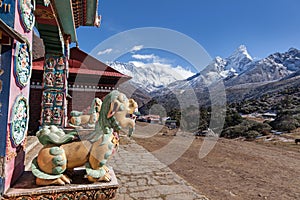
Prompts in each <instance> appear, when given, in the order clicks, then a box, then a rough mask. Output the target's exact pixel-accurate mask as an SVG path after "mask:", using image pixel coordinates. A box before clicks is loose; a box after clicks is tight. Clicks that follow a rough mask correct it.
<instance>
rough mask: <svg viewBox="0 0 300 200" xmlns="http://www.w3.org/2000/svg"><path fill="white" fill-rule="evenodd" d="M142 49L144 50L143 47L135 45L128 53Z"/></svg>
mask: <svg viewBox="0 0 300 200" xmlns="http://www.w3.org/2000/svg"><path fill="white" fill-rule="evenodd" d="M143 48H144V46H143V45H136V46H134V47H132V49H131V50H130V51H132V52H135V51H139V50H141V49H143Z"/></svg>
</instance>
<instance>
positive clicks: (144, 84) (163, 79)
mask: <svg viewBox="0 0 300 200" xmlns="http://www.w3.org/2000/svg"><path fill="white" fill-rule="evenodd" d="M107 64H108V65H109V66H110V67H112V68H114V69H115V70H118V71H119V72H121V73H123V74H126V75H128V76H131V77H132V79H131V80H130V82H131V84H133V85H135V86H137V87H138V88H142V89H144V90H146V91H147V92H152V91H155V90H157V89H160V88H163V87H166V86H167V85H168V84H170V83H172V82H174V81H177V80H183V79H186V78H188V77H189V76H192V75H194V74H193V73H192V72H190V71H187V70H185V69H183V68H181V67H175V68H172V67H171V66H167V65H163V64H161V63H156V64H155V63H151V64H145V65H136V64H135V63H134V62H130V63H121V62H110V63H107Z"/></svg>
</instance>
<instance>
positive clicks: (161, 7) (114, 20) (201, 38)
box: [77, 0, 300, 58]
mask: <svg viewBox="0 0 300 200" xmlns="http://www.w3.org/2000/svg"><path fill="white" fill-rule="evenodd" d="M299 9H300V1H299V0H251V1H250V0H248V1H245V0H186V1H179V0H151V1H143V0H126V1H124V0H99V14H101V15H102V24H101V27H100V28H90V27H81V28H78V29H77V36H78V40H79V46H80V48H81V49H83V50H84V51H86V52H90V51H92V50H93V49H94V48H95V47H96V46H97V45H98V44H99V43H101V42H102V41H104V40H106V39H107V38H109V37H111V36H113V35H115V34H118V33H120V32H123V31H127V30H130V29H134V28H141V27H161V28H167V29H171V30H175V31H178V32H180V33H183V34H185V35H187V36H188V37H190V38H192V39H193V40H195V41H197V42H198V43H199V44H200V45H202V47H203V48H204V49H205V50H206V51H207V53H208V54H209V55H210V56H211V57H215V56H221V57H227V56H229V55H230V54H231V53H232V52H233V51H234V50H235V49H236V48H237V47H238V46H239V45H241V44H244V45H246V46H247V49H248V51H249V53H250V55H251V56H253V57H256V58H264V57H266V56H268V55H269V54H271V53H274V52H277V51H278V52H284V51H287V50H288V49H289V48H290V47H295V48H298V49H299V48H300V12H299ZM141 45H142V44H141ZM147 53H150V52H147Z"/></svg>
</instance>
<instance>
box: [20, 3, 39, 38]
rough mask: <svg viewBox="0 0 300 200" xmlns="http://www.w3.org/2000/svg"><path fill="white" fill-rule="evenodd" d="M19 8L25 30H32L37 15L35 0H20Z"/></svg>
mask: <svg viewBox="0 0 300 200" xmlns="http://www.w3.org/2000/svg"><path fill="white" fill-rule="evenodd" d="M18 10H19V15H20V21H21V24H22V26H23V28H24V30H25V31H26V32H30V31H32V29H33V26H34V23H35V16H34V14H33V12H34V10H35V0H26V1H25V0H19V1H18Z"/></svg>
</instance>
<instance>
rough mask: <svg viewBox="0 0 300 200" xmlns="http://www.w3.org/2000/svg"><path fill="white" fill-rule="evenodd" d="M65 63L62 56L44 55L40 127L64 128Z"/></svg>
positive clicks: (64, 58)
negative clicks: (53, 126)
mask: <svg viewBox="0 0 300 200" xmlns="http://www.w3.org/2000/svg"><path fill="white" fill-rule="evenodd" d="M66 75H67V62H66V57H65V56H64V55H54V54H46V55H45V63H44V80H43V88H44V91H43V97H42V113H41V118H42V120H41V122H42V125H56V126H59V127H64V126H65V114H64V113H65V106H66V86H67V76H66Z"/></svg>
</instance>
